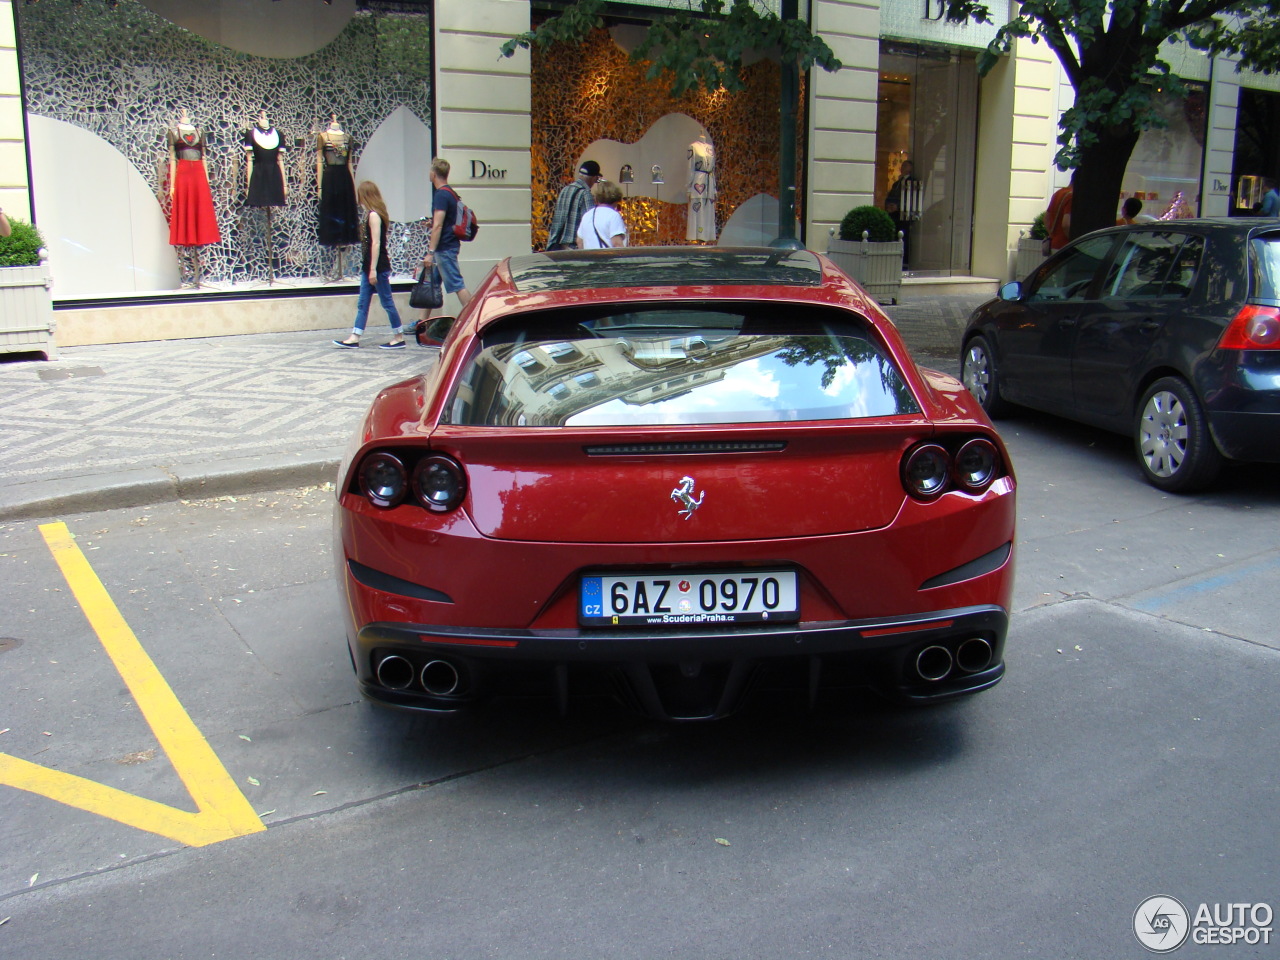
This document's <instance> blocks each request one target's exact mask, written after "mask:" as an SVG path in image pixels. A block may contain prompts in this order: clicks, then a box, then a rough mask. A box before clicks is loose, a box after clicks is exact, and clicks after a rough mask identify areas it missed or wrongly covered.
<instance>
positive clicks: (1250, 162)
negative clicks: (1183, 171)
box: [1230, 87, 1280, 217]
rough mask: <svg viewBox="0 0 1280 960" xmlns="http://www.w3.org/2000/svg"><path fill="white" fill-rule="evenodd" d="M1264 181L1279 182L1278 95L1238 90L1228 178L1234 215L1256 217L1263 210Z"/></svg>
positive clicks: (1279, 121)
mask: <svg viewBox="0 0 1280 960" xmlns="http://www.w3.org/2000/svg"><path fill="white" fill-rule="evenodd" d="M1265 178H1270V179H1273V180H1280V93H1274V92H1271V91H1268V90H1253V89H1250V88H1248V87H1241V88H1240V97H1239V101H1238V105H1237V110H1236V145H1235V156H1234V161H1233V163H1232V177H1231V182H1232V191H1231V200H1232V202H1231V208H1230V209H1231V213H1232V215H1233V216H1240V217H1251V216H1255V215H1256V213H1257V211H1258V210H1260V209H1261V208H1262V195H1263V194H1264V193H1265V192H1266V191H1265V189H1264V188H1263V185H1262V184H1263V180H1264V179H1265Z"/></svg>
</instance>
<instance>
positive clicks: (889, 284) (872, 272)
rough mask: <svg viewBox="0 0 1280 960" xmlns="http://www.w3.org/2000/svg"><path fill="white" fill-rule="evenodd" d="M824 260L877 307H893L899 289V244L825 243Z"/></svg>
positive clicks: (900, 270) (900, 269)
mask: <svg viewBox="0 0 1280 960" xmlns="http://www.w3.org/2000/svg"><path fill="white" fill-rule="evenodd" d="M827 257H828V258H829V259H830V260H831V262H832V263H834V264H835V265H836V266H837V267H839V268H840V269H841V270H843V271H844V272H845V273H847V274H848V275H849V276H851V277H852V278H853V279H854V280H857V281H858V283H860V284H861V285H862V288H863V289H864V290H866V291H867V293H869V294H871V296H873V297H875V298H876V300H878V301H880V302H881V303H897V302H898V292H899V291H900V290H901V289H902V241H901V240H894V241H893V242H892V243H872V242H871V241H869V240H838V239H836V238H835V237H832V238H831V239H830V240H828V241H827Z"/></svg>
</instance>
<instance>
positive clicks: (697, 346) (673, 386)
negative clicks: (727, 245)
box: [449, 310, 919, 426]
mask: <svg viewBox="0 0 1280 960" xmlns="http://www.w3.org/2000/svg"><path fill="white" fill-rule="evenodd" d="M700 313H705V317H706V319H708V320H709V321H710V323H708V324H704V325H697V324H696V323H695V321H696V320H698V319H699V314H700ZM520 319H521V322H522V323H523V324H524V326H523V328H522V329H521V330H520V331H519V334H518V335H513V331H512V330H506V331H500V332H496V333H495V335H494V336H492V337H490V336H488V335H487V334H486V336H485V337H484V340H485V342H484V343H483V345H482V347H481V349H480V351H479V352H478V353H477V354H476V356H475V358H474V361H473V363H472V365H471V367H470V369H469V370H468V371H467V372H466V374H465V375H464V376H463V377H462V379H461V380H460V382H459V386H458V388H457V390H456V391H455V395H454V398H453V402H452V403H451V404H450V406H449V409H450V411H451V415H450V421H451V422H453V423H457V424H467V425H475V426H504V425H506V426H511V425H515V426H603V425H652V424H701V423H755V422H779V421H791V420H834V419H848V418H862V417H875V416H889V415H894V414H904V413H915V412H918V409H919V408H918V406H917V405H916V402H915V399H914V397H913V396H912V395H911V392H910V390H909V389H908V388H907V386H906V383H905V381H904V380H903V379H902V377H901V375H900V374H899V371H898V370H897V368H896V366H895V365H894V364H893V362H892V361H891V360H890V358H889V357H888V356H887V355H886V354H884V353H883V352H882V351H881V349H880V347H879V346H878V345H877V344H876V343H874V342H873V341H872V340H871V339H870V338H869V337H868V336H867V334H866V331H865V330H861V329H858V328H857V327H856V326H855V325H853V324H851V323H849V322H847V321H845V322H842V323H840V324H835V325H826V324H823V323H820V322H815V321H813V320H812V319H806V320H805V321H802V322H796V321H795V320H794V319H793V320H792V321H791V322H789V323H783V322H778V321H776V320H771V319H770V318H769V317H767V316H759V317H757V316H752V315H750V314H745V315H744V314H742V313H738V314H732V313H726V312H721V311H714V310H709V311H705V312H700V311H689V310H682V311H662V310H652V311H640V312H636V313H630V314H625V315H616V316H609V317H596V318H592V319H589V320H587V319H584V320H582V321H581V322H580V323H578V324H577V326H578V327H579V328H580V329H583V330H588V329H589V330H590V331H591V333H590V334H589V335H586V336H583V337H581V338H580V339H577V340H563V339H560V337H559V336H557V337H556V338H554V339H543V338H542V337H541V336H540V335H539V333H540V331H539V324H538V323H537V322H536V320H535V321H534V322H529V320H528V318H527V317H522V318H520ZM562 319H563V318H558V319H557V320H556V322H555V323H553V324H552V326H554V327H556V328H557V331H558V332H560V331H563V329H564V324H563V322H562ZM660 320H665V321H667V323H666V325H665V326H660V325H659V321H660ZM672 320H675V321H676V322H674V323H673V322H670V321H672ZM616 321H622V322H616ZM788 326H790V327H793V328H798V329H803V330H805V331H806V332H804V333H792V332H790V331H788V330H787V329H786V328H787V327H788ZM606 333H608V334H612V335H606Z"/></svg>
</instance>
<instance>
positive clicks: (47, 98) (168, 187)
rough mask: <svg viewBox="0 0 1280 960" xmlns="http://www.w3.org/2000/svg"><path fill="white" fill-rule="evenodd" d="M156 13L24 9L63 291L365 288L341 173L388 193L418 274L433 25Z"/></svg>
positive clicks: (41, 216)
mask: <svg viewBox="0 0 1280 960" xmlns="http://www.w3.org/2000/svg"><path fill="white" fill-rule="evenodd" d="M151 6H155V7H157V8H160V9H165V10H169V11H170V12H171V13H173V18H172V19H171V18H169V17H166V16H162V15H160V14H159V13H156V12H154V11H153V10H152V9H151V7H150V6H148V5H147V4H145V3H143V2H141V0H120V2H118V3H115V2H112V3H80V2H77V0H46V2H42V3H38V4H37V3H24V4H21V5H19V4H14V13H15V14H17V17H16V20H17V24H18V27H19V30H20V38H21V48H22V71H23V86H24V91H25V97H26V104H25V105H26V109H27V121H28V127H29V131H30V137H29V141H28V144H29V150H30V155H31V166H32V174H33V176H32V190H33V195H34V208H35V214H36V218H37V222H38V224H39V226H40V228H41V230H42V231H43V233H44V235H45V237H46V239H47V240H48V243H49V249H50V258H51V262H52V268H53V273H54V277H55V285H54V297H55V299H57V300H60V301H66V300H87V301H92V300H103V301H110V300H112V299H114V298H127V297H132V296H136V295H141V294H147V295H151V294H157V295H165V294H168V293H176V292H180V291H183V290H188V291H189V290H193V289H199V290H201V291H210V290H212V291H226V292H234V293H242V292H245V293H252V292H253V291H256V290H260V289H263V288H264V287H265V286H269V285H272V284H276V283H284V284H285V285H287V286H289V287H300V286H312V285H315V286H319V285H321V284H323V283H324V282H325V281H327V280H335V279H338V278H340V277H346V278H347V279H351V278H353V277H354V276H355V275H356V273H357V271H358V270H359V263H360V250H359V246H358V242H359V240H358V236H353V233H352V231H351V229H350V228H351V227H353V226H356V224H353V223H352V220H353V219H354V220H356V221H358V214H357V213H356V212H355V203H354V190H350V191H343V190H342V189H341V188H342V187H344V186H347V184H346V183H344V182H343V177H344V176H345V177H346V178H347V179H348V180H350V181H353V182H351V183H350V186H352V187H354V181H357V180H359V179H370V180H373V181H375V182H377V183H378V184H379V186H380V187H381V190H382V195H383V199H384V200H385V202H386V204H387V207H388V210H389V212H390V216H391V220H392V221H393V224H392V225H391V227H392V229H391V231H390V235H389V239H388V246H389V247H390V253H391V256H392V266H393V270H395V271H397V272H399V273H401V274H403V275H408V274H409V273H410V271H411V270H412V268H413V267H414V266H416V263H417V260H418V258H419V257H420V255H421V250H422V248H423V247H424V246H425V239H424V238H425V227H424V226H423V225H421V224H420V223H418V222H417V221H418V220H419V219H420V218H421V216H422V211H423V210H425V209H426V207H427V204H428V202H429V199H430V193H429V186H428V185H427V170H426V167H427V165H428V164H429V163H430V158H431V155H432V151H431V140H432V134H431V110H432V105H431V80H432V69H433V68H432V63H431V42H430V41H431V21H430V17H429V16H428V15H427V14H425V13H402V12H382V11H380V10H371V9H363V8H362V9H357V8H356V4H355V3H354V2H351V0H348V2H345V3H343V2H337V3H334V4H330V3H323V4H321V3H316V4H310V5H299V4H283V3H281V4H273V3H255V4H247V3H243V2H235V0H202V2H201V3H199V4H193V3H186V4H168V5H166V4H152V5H151ZM362 6H363V5H362ZM250 159H252V160H253V162H254V166H253V167H252V168H250V167H249V161H250ZM331 167H332V168H333V169H330V168H331ZM171 178H172V182H171ZM268 181H269V182H268ZM326 185H327V186H328V187H333V188H334V189H333V190H329V189H327V188H326ZM192 210H196V211H198V213H196V214H193V213H191V211H192ZM175 211H179V212H178V213H177V215H175ZM175 221H176V225H175Z"/></svg>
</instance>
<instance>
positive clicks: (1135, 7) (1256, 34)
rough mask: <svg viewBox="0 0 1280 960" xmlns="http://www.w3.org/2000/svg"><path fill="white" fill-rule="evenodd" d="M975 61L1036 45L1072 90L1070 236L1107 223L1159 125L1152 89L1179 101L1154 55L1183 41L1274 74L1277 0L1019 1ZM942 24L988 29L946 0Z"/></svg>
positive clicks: (1067, 133)
mask: <svg viewBox="0 0 1280 960" xmlns="http://www.w3.org/2000/svg"><path fill="white" fill-rule="evenodd" d="M1017 14H1018V15H1017V16H1016V17H1014V18H1013V19H1012V20H1010V21H1009V22H1008V23H1006V24H1005V25H1004V26H1002V27H1000V29H999V30H998V31H997V32H996V36H995V38H994V39H993V40H992V41H991V43H990V44H989V45H988V47H987V49H986V51H985V53H984V54H983V55H982V56H981V57H980V58H979V61H978V73H979V74H980V75H983V76H985V75H986V74H987V73H988V72H989V71H990V70H991V69H992V67H994V66H995V64H996V63H997V61H998V59H999V57H1000V56H1001V55H1003V54H1007V53H1009V51H1010V50H1011V49H1012V47H1013V44H1014V42H1015V40H1017V39H1018V38H1019V37H1029V38H1030V39H1031V42H1033V43H1038V42H1040V41H1041V40H1043V41H1044V42H1045V43H1047V44H1048V45H1049V49H1051V50H1052V51H1053V52H1054V54H1055V55H1056V56H1057V58H1058V61H1059V62H1060V63H1061V64H1062V68H1063V70H1064V71H1065V72H1066V75H1067V78H1068V80H1070V81H1071V85H1072V87H1074V88H1075V104H1074V105H1073V106H1072V107H1071V108H1070V109H1069V110H1067V111H1066V112H1065V113H1064V114H1063V115H1062V119H1061V123H1060V128H1059V135H1058V143H1059V145H1060V149H1059V150H1058V153H1057V156H1056V157H1055V158H1054V159H1055V160H1056V162H1057V165H1058V168H1059V169H1061V170H1068V169H1072V168H1075V169H1076V170H1077V174H1076V179H1075V190H1074V196H1073V200H1072V211H1071V233H1072V235H1073V236H1080V235H1082V234H1084V233H1088V232H1089V231H1090V230H1097V229H1098V228H1099V227H1103V226H1110V225H1111V224H1112V223H1114V222H1115V210H1116V204H1117V201H1118V200H1119V197H1120V186H1121V180H1122V179H1123V177H1124V171H1125V167H1126V166H1127V164H1128V162H1129V157H1130V156H1131V155H1132V153H1133V148H1134V147H1135V146H1136V145H1137V143H1138V136H1139V135H1140V134H1141V133H1142V131H1143V130H1146V129H1148V128H1151V127H1161V126H1164V125H1165V121H1164V120H1163V119H1162V118H1161V117H1160V116H1159V114H1158V113H1157V111H1156V107H1155V103H1154V98H1155V96H1156V93H1157V89H1158V88H1161V87H1162V88H1163V89H1164V90H1166V91H1168V92H1170V93H1172V94H1174V95H1178V94H1182V93H1183V92H1184V91H1185V85H1184V84H1183V83H1182V81H1180V80H1179V79H1178V78H1177V77H1176V76H1174V75H1173V73H1172V71H1171V69H1170V66H1169V64H1168V62H1167V61H1166V60H1164V59H1162V56H1161V52H1162V50H1163V49H1165V48H1166V45H1167V44H1169V43H1170V42H1175V41H1177V40H1179V39H1185V40H1186V41H1187V42H1188V43H1189V44H1190V45H1191V46H1192V47H1193V48H1195V49H1199V50H1203V51H1205V52H1206V53H1209V54H1215V53H1227V54H1234V55H1236V56H1237V57H1239V59H1240V63H1241V65H1243V66H1246V67H1250V68H1252V69H1254V70H1257V71H1259V72H1262V73H1274V72H1276V71H1280V0H1024V2H1023V3H1022V4H1021V6H1020V7H1019V8H1018V10H1017ZM947 19H948V20H951V21H953V22H957V23H961V22H964V21H966V20H971V19H972V20H976V21H978V22H980V23H991V22H993V21H992V20H991V11H990V10H989V8H988V7H987V5H986V4H985V3H984V2H983V0H947Z"/></svg>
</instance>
